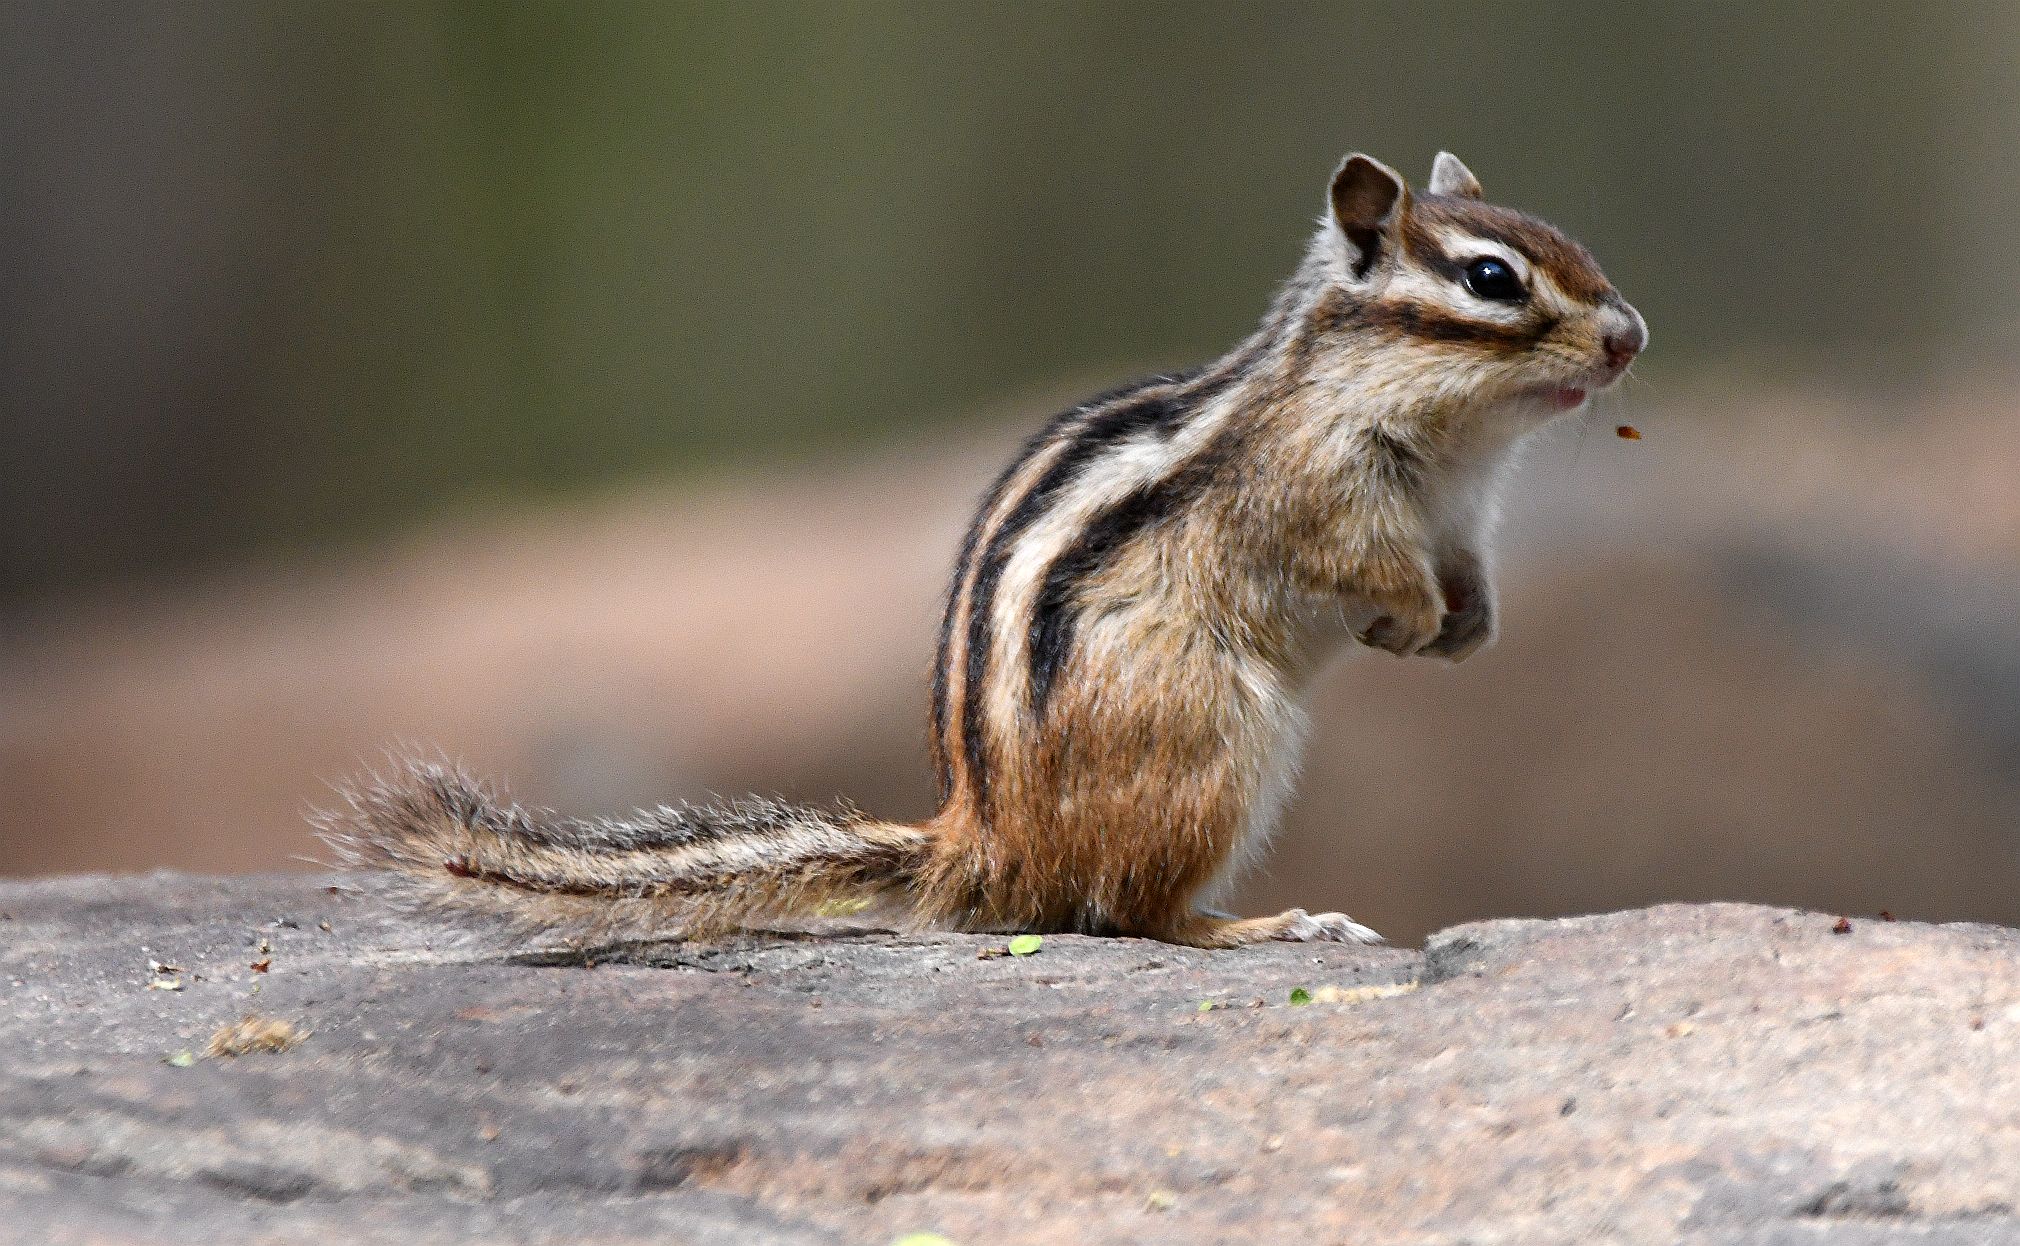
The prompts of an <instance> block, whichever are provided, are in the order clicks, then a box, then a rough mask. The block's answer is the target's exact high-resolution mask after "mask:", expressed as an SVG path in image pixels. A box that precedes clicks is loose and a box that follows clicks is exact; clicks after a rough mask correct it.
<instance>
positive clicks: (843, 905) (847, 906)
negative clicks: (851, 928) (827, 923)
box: [814, 896, 870, 917]
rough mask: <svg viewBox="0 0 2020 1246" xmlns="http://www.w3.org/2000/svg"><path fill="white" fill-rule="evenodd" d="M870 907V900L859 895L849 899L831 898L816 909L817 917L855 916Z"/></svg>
mask: <svg viewBox="0 0 2020 1246" xmlns="http://www.w3.org/2000/svg"><path fill="white" fill-rule="evenodd" d="M868 907H870V902H869V900H867V899H865V898H864V897H861V896H857V897H853V898H847V899H839V900H829V901H826V902H825V903H823V904H822V905H821V906H820V907H819V908H817V909H815V910H814V915H815V916H816V917H854V916H855V915H856V914H858V913H860V912H862V911H863V910H864V909H866V908H868Z"/></svg>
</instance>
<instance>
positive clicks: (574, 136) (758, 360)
mask: <svg viewBox="0 0 2020 1246" xmlns="http://www.w3.org/2000/svg"><path fill="white" fill-rule="evenodd" d="M2016 64H2020V7H2015V6H2012V5H2008V4H2005V3H2001V2H1997V0H1987V2H1985V3H1976V4H1972V3H1959V4H1949V5H1935V6H1926V7H1913V8H1911V7H1905V6H1895V5H1884V4H1877V3H1875V4H1838V3H1824V2H1822V0H1816V2H1813V3H1792V4H1782V5H1765V6H1762V5H1740V4H1732V5H1718V4H1689V5H1683V4H1678V5H1673V6H1636V7H1634V8H1632V9H1621V8H1620V7H1618V6H1615V5H1611V4H1605V3H1582V4H1561V5H1547V4H1546V5H1535V4H1524V5H1520V6H1516V5H1450V6H1435V7H1433V6H1417V5H1403V4H1397V5H1343V4H1325V5H1252V6H1240V7H1239V9H1238V10H1236V9H1230V8H1227V7H1225V6H1208V5H1205V4H1199V5H1187V4H1136V5H1131V4H1100V5H1093V4H1088V5H1082V6H1066V5H1053V4H1035V5H1034V4H1000V5H997V4H985V5H972V4H971V5H963V6H951V5H928V4H919V5H901V4H876V5H843V4H805V5H789V4H770V5H738V6H730V5H703V4H693V5H689V4H636V5H620V4H603V5H595V6H575V5H566V4H559V3H556V4H547V5H538V4H535V5H511V6H504V5H501V6H495V7H481V6H463V5H458V6H451V5H442V6H434V5H424V4H410V5H403V6H363V5H352V6H322V7H315V8H311V7H305V6H292V5H280V4H271V3H252V4H245V3H232V4H215V5H210V4H198V3H184V4H177V5H170V6H162V5H151V4H141V3H137V2H134V3H111V4H98V5H69V4H54V3H52V4H45V5H34V4H18V5H10V6H7V7H6V8H4V9H0V261H4V274H5V275H4V278H0V873H8V874H32V873H41V872H47V871H56V870H134V869H145V868H149V867H154V866H162V865H167V866H176V867H182V868H190V869H202V870H257V869H270V868H277V867H290V866H293V865H295V864H297V862H298V859H299V858H300V857H301V856H304V855H309V854H312V853H313V852H314V851H315V849H314V845H313V844H312V841H311V840H310V838H309V837H308V835H307V834H306V832H305V830H304V828H303V825H302V822H301V819H300V813H301V811H302V809H303V808H304V807H306V806H307V805H309V804H312V803H314V802H315V801H317V800H318V799H320V798H322V797H323V796H324V794H325V793H326V790H327V789H326V788H325V787H324V786H323V781H325V780H329V779H334V778H337V777H340V776H342V775H343V774H345V773H347V772H349V771H351V770H353V769H355V768H356V767H357V766H358V765H359V764H360V763H361V762H370V761H371V760H373V759H375V758H376V757H378V756H379V755H380V751H381V749H382V748H383V747H384V746H386V745H388V744H390V743H393V742H395V741H399V740H408V741H415V742H419V743H423V744H426V745H428V746H432V747H438V748H440V749H441V750H443V751H445V752H447V753H450V754H452V755H454V756H456V757H459V758H461V759H463V760H465V761H467V762H468V763H470V764H471V765H472V766H474V767H475V768H478V769H480V770H483V771H486V772H489V773H495V774H498V775H501V776H505V777H507V778H509V779H510V780H511V781H512V786H513V787H514V789H515V790H516V791H517V793H518V794H520V795H521V796H523V797H526V798H528V799H532V800H535V801H537V802H540V803H545V804H552V805H557V806H561V807H564V808H567V809H570V810H572V811H581V812H593V811H599V810H611V809H617V808H622V807H626V806H629V805H633V804H636V803H641V802H654V801H658V800H660V799H667V798H674V797H689V796H698V795H701V794H704V793H706V792H709V791H722V792H735V791H741V790H746V789H755V790H762V791H768V792H780V793H783V794H786V795H788V796H794V797H806V798H826V797H829V796H832V795H835V794H837V793H846V794H848V795H850V796H852V797H854V798H856V799H857V800H858V801H860V802H861V803H863V804H865V805H867V806H869V807H871V808H873V809H876V810H878V811H879V812H886V813H890V814H893V815H907V814H910V815H917V814H923V813H925V812H927V811H928V809H929V806H930V789H929V783H928V776H927V772H926V767H925V760H924V753H925V747H924V740H923V723H924V716H925V682H926V673H927V661H928V657H929V652H930V647H931V646H930V634H931V630H932V625H933V621H934V615H935V611H936V610H937V597H938V594H939V592H940V587H941V576H942V575H943V574H944V571H945V569H946V566H947V565H948V563H949V562H950V561H951V558H952V554H953V549H954V544H955V541H956V538H957V536H958V533H959V530H960V527H961V525H962V523H963V522H964V520H965V518H966V511H967V509H968V507H969V506H970V505H971V504H972V502H973V500H974V498H975V496H976V495H977V494H978V492H979V491H980V489H981V487H982V485H983V483H984V482H985V481H986V480H987V478H988V476H989V475H990V474H991V472H992V471H993V470H994V468H995V466H996V465H997V464H998V463H999V462H1000V460H1001V459H1002V458H1003V457H1004V456H1005V455H1007V454H1008V453H1009V451H1010V448H1011V447H1012V446H1013V445H1014V444H1015V442H1016V441H1017V440H1019V439H1020V438H1021V437H1022V436H1023V435H1024V434H1025V433H1026V432H1028V431H1029V430H1030V429H1031V428H1032V427H1034V426H1035V425H1036V424H1038V423H1039V422H1040V421H1041V420H1043V419H1044V418H1045V417H1046V416H1047V415H1048V414H1050V412H1051V411H1052V410H1053V409H1056V408H1057V407H1059V406H1061V405H1064V404H1065V403H1068V402H1070V401H1072V400H1073V399H1075V398H1076V397H1078V396H1080V395H1082V394H1084V393H1086V392H1089V391H1091V390H1094V389H1096V388H1101V387H1105V386H1107V385H1109V384H1111V383H1113V382H1115V381H1118V380H1120V379H1123V378H1125V377H1127V376H1129V375H1131V374H1134V373H1138V372H1142V371H1147V370H1152V369H1157V368H1164V367H1170V366H1177V365H1183V364H1186V363H1189V362H1196V361H1199V360H1203V359H1205V358H1207V357H1209V356H1211V355H1213V354H1216V353H1218V352H1219V351H1221V350H1222V349H1224V348H1225V347H1226V346H1227V345H1229V344H1231V343H1232V342H1233V341H1234V340H1235V339H1236V338H1237V337H1239V336H1240V335H1241V334H1242V333H1243V332H1244V331H1245V329H1246V328H1247V326H1248V325H1249V324H1250V323H1251V322H1252V321H1253V320H1254V319H1255V318H1256V317H1257V316H1258V315H1259V314H1260V312H1261V310H1262V308H1263V306H1264V303H1265V301H1266V299H1267V297H1268V295H1269V293H1270V290H1271V288H1272V285H1273V283H1275V282H1276V281H1277V280H1279V279H1280V278H1281V277H1282V276H1284V275H1285V274H1286V273H1287V272H1288V270H1289V268H1290V266H1291V264H1292V263H1293V262H1294V260H1295V257H1296V255H1297V253H1298V250H1299V248H1300V247H1301V246H1302V244H1303V241H1304V237H1305V233H1306V229H1307V227H1308V223H1309V221H1310V220H1311V218H1312V217H1313V216H1314V215H1315V214H1316V212H1317V210H1318V208H1319V205H1320V199H1321V189H1322V187H1323V184H1324V179H1325V177H1326V175H1327V173H1328V172H1329V171H1330V169H1331V167H1332V165H1333V163H1334V162H1335V161H1336V160H1337V159H1338V157H1339V156H1340V154H1341V153H1342V152H1344V151H1345V150H1348V149H1350V148H1364V149H1366V150H1369V151H1372V152H1374V153H1376V154H1377V155H1380V156H1381V157H1383V158H1384V159H1387V160H1389V161H1391V162H1392V163H1395V164H1397V165H1399V166H1400V167H1402V168H1404V169H1405V171H1406V172H1408V173H1411V174H1413V175H1416V176H1422V175H1423V174H1424V172H1425V171H1426V170H1427V169H1428V166H1429V162H1430V157H1431V155H1432V153H1433V152H1435V151H1436V150H1437V149H1438V148H1439V147H1441V146H1443V147H1450V148H1452V149H1453V150H1455V151H1457V152H1459V153H1460V154H1461V155H1462V156H1464V157H1465V158H1466V159H1467V160H1468V162H1469V163H1471V164H1472V165H1473V167H1474V168H1475V169H1476V170H1477V171H1478V172H1479V173H1480V174H1481V176H1482V177H1483V179H1484V180H1485V181H1486V183H1487V186H1488V190H1489V192H1490V194H1491V195H1492V196H1493V197H1495V198H1497V199H1500V200H1503V201H1506V202H1510V203H1514V204H1517V205H1519V206H1523V207H1527V208H1530V209H1532V210H1535V211H1537V212H1539V213H1541V214H1543V215H1545V216H1546V217H1548V218H1550V219H1552V220H1554V221H1556V222H1557V223H1559V224H1560V225H1562V226H1564V227H1565V228H1567V229H1568V230H1570V231H1571V232H1572V233H1574V234H1576V235H1578V236H1579V237H1581V238H1583V239H1584V240H1585V241H1586V242H1588V243H1589V244H1590V245H1591V246H1592V247H1593V249H1594V250H1595V251H1596V252H1597V253H1598V255H1599V256H1600V258H1601V259H1602V260H1603V261H1604V262H1605V264H1606V266H1607V268H1608V270H1609V272H1610V273H1611V275H1612V276H1613V277H1614V279H1615V281H1616V283H1617V284H1618V285H1619V286H1620V287H1621V288H1622V290H1623V291H1625V292H1626V293H1627V295H1628V296H1629V297H1630V298H1631V299H1633V300H1634V301H1635V302H1636V303H1637V304H1638V305H1639V306H1640V307H1641V309H1642V310H1643V311H1644V312H1645V313H1646V314H1647V316H1648V319H1649V321H1650V323H1651V326H1652V328H1653V336H1654V345H1653V349H1652V351H1651V353H1650V355H1649V356H1648V358H1647V359H1646V360H1645V361H1644V363H1643V364H1642V365H1641V366H1640V368H1639V369H1638V375H1639V378H1640V379H1639V380H1638V381H1637V382H1636V383H1634V384H1632V385H1631V386H1630V387H1629V388H1628V390H1627V391H1626V392H1625V393H1624V394H1622V395H1620V396H1617V397H1614V398H1611V399H1609V400H1608V402H1607V404H1606V405H1605V406H1604V407H1603V408H1602V409H1601V410H1599V411H1597V412H1595V413H1593V414H1592V415H1591V416H1590V417H1588V418H1587V419H1586V420H1585V421H1584V422H1583V423H1582V424H1576V425H1571V426H1567V427H1564V428H1560V429H1558V430H1556V431H1555V432H1554V433H1553V435H1551V436H1550V437H1549V438H1548V440H1547V442H1546V443H1545V444H1543V445H1541V446H1539V447H1538V448H1537V449H1536V452H1535V453H1533V454H1532V455H1531V456H1530V458H1529V461H1528V463H1527V464H1526V466H1525V468H1524V471H1523V474H1522V477H1521V480H1520V483H1519V485H1518V488H1517V490H1516V491H1515V493H1514V494H1513V495H1512V500H1511V505H1510V507H1509V513H1510V521H1509V525H1508V532H1507V539H1506V541H1505V548H1504V558H1503V562H1504V575H1505V587H1504V594H1505V601H1504V608H1505V632H1504V639H1503V641H1502V643H1501V645H1500V646H1499V647H1498V648H1497V649H1495V650H1493V651H1491V652H1490V653H1488V654H1486V655H1484V656H1482V657H1480V658H1477V659H1475V660H1474V661H1472V662H1469V663H1468V664H1466V665H1465V666H1464V667H1461V668H1457V669H1452V668H1446V667H1443V666H1437V665H1433V664H1430V663H1407V664H1406V663H1398V662H1395V661H1393V660H1391V659H1387V658H1385V657H1380V656H1371V657H1363V658H1359V659H1357V660H1355V661H1352V662H1348V663H1346V664H1343V665H1342V666H1341V667H1340V668H1339V669H1338V670H1336V671H1335V672H1333V673H1332V674H1331V675H1330V676H1329V677H1328V678H1327V679H1326V680H1325V681H1324V682H1323V684H1322V686H1321V688H1320V691H1319V694H1318V698H1317V705H1316V707H1315V709H1316V728H1315V731H1314V735H1313V748H1312V750H1311V753H1310V756H1309V758H1308V761H1307V765H1306V780H1305V782H1304V784H1303V786H1302V789H1301V792H1300V796H1299V800H1298V804H1297V807H1296V809H1295V811H1294V813H1293V815H1292V817H1291V819H1290V824H1289V826H1288V828H1287V830H1286V832H1285V834H1284V836H1283V837H1282V840H1281V841H1280V845H1279V851H1278V853H1277V854H1276V856H1275V857H1274V859H1273V861H1272V863H1271V865H1270V867H1269V869H1268V872H1267V873H1266V874H1264V875H1262V876H1260V877H1257V878H1255V879H1252V880H1251V881H1250V882H1249V883H1248V884H1247V885H1246V886H1245V888H1244V894H1243V895H1241V896H1239V897H1237V903H1238V904H1240V905H1242V906H1244V907H1249V908H1256V909H1261V908H1264V907H1269V906H1274V905H1281V904H1284V903H1293V902H1294V903H1301V904H1305V905H1308V906H1311V907H1315V908H1316V907H1321V906H1324V907H1341V908H1345V909H1346V910H1347V911H1349V912H1351V913H1353V914H1354V915H1355V916H1356V917H1358V918H1360V919H1361V920H1363V921H1366V922H1368V923H1370V924H1372V925H1374V926H1376V927H1377V928H1379V929H1382V930H1384V931H1385V932H1387V933H1388V934H1390V935H1391V936H1392V937H1396V938H1415V937H1417V936H1419V935H1421V934H1422V933H1423V932H1425V931H1426V930H1428V929H1431V928H1434V927H1436V926H1439V925H1443V924H1447V923H1450V922H1452V921H1456V920H1460V919H1463V918H1467V917H1472V916H1478V915H1483V914H1533V915H1544V914H1552V913H1559V912H1566V911H1577V910H1586V909H1594V908H1604V907H1614V906H1621V905H1628V904H1635V903H1641V902H1646V901H1650V900H1655V899H1663V898H1714V897H1716V898H1737V899H1758V900H1771V901H1778V902H1784V903H1795V904H1804V905H1810V906H1814V907H1819V908H1824V909H1835V910H1841V911H1850V912H1862V911H1873V910H1877V909H1880V908H1887V909H1891V910H1892V911H1894V912H1896V913H1899V914H1901V915H1904V916H1915V917H1928V918H1953V917H1974V918H1986V919H1994V920H2001V921H2008V922H2015V921H2020V816H2016V815H2020V576H2016V575H2015V569H2016V567H2020V419H2016V415H2020V412H2016V409H2015V408H2016V399H2015V392H2016V391H2015V381H2016V379H2020V367H2016V363H2015V347H2016V346H2020V246H2016V244H2015V239H2014V237H2013V234H2014V225H2013V222H2014V220H2015V219H2020V162H2016V161H2015V160H2014V159H2013V157H2012V153H2013V152H2014V151H2015V150H2020V69H2016ZM1622 421H1631V422H1633V423H1635V424H1637V425H1640V426H1641V427H1642V428H1643V430H1644V431H1645V433H1646V434H1647V435H1646V439H1645V440H1643V441H1640V442H1638V443H1628V442H1622V441H1618V440H1616V439H1615V438H1614V437H1613V436H1612V433H1611V428H1612V425H1613V424H1615V423H1617V422H1622Z"/></svg>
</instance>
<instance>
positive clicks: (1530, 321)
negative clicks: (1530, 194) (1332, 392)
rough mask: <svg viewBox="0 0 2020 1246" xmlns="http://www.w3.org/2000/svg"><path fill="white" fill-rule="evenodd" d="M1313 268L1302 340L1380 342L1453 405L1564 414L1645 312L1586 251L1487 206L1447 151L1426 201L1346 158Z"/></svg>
mask: <svg viewBox="0 0 2020 1246" xmlns="http://www.w3.org/2000/svg"><path fill="white" fill-rule="evenodd" d="M1313 259H1314V261H1315V262H1316V266H1317V269H1318V272H1319V274H1320V276H1319V282H1320V285H1321V287H1322V288H1321V289H1320V290H1319V291H1318V292H1317V294H1318V296H1317V298H1316V300H1315V302H1314V303H1312V304H1311V310H1310V313H1309V320H1308V323H1307V325H1306V332H1307V334H1308V335H1309V337H1308V340H1309V341H1310V342H1311V344H1312V345H1313V346H1314V347H1317V348H1318V349H1319V350H1324V349H1325V346H1326V339H1327V338H1328V337H1333V338H1334V341H1335V342H1337V343H1338V344H1339V345H1340V346H1342V347H1349V343H1348V342H1347V341H1346V340H1345V339H1343V338H1340V337H1337V336H1335V335H1345V334H1355V335H1364V334H1376V335H1379V336H1380V337H1381V339H1382V341H1383V344H1384V345H1387V346H1393V347H1396V348H1399V351H1400V355H1401V358H1402V359H1403V360H1406V361H1407V367H1408V368H1410V369H1412V370H1415V369H1417V368H1419V367H1421V369H1423V371H1422V372H1420V373H1418V374H1419V375H1425V376H1436V377H1437V379H1438V387H1439V389H1440V390H1441V391H1443V392H1444V393H1445V394H1447V395H1448V396H1449V397H1450V398H1452V399H1454V400H1459V401H1465V402H1486V403H1512V404H1518V405H1522V406H1527V407H1532V408H1536V409H1540V410H1541V411H1543V412H1546V413H1547V412H1552V411H1568V410H1570V409H1572V408H1573V407H1576V406H1578V405H1579V404H1581V403H1583V402H1584V401H1585V398H1586V396H1587V395H1588V394H1590V393H1591V392H1593V391H1594V390H1599V389H1604V388H1606V387H1607V386H1609V385H1612V384H1613V383H1614V382H1615V381H1617V380H1619V379H1620V377H1621V376H1622V375H1623V374H1624V373H1625V372H1626V371H1627V367H1628V365H1629V364H1631V363H1633V362H1634V358H1635V356H1637V355H1639V354H1640V353H1641V351H1642V348H1643V347H1645V346H1646V345H1647V344H1648V328H1647V325H1646V324H1645V323H1644V322H1643V321H1642V318H1641V313H1639V312H1637V311H1635V310H1634V308H1633V307H1631V306H1629V305H1628V302H1627V300H1626V299H1623V298H1621V297H1620V294H1619V293H1618V292H1617V291H1616V290H1614V288H1613V286H1612V284H1611V283H1610V282H1608V281H1607V280H1606V276H1605V274H1604V273H1602V272H1600V271H1599V265H1598V264H1597V263H1596V262H1595V261H1594V260H1593V258H1592V256H1591V254H1590V253H1589V252H1587V251H1586V250H1585V248H1584V247H1582V246H1579V245H1578V244H1577V243H1576V242H1573V241H1572V240H1571V239H1569V238H1567V237H1565V236H1564V235H1563V234H1561V233H1559V232H1558V231H1557V230H1556V229H1554V228H1552V227H1551V226H1549V225H1547V224H1545V223H1544V222H1542V221H1539V220H1537V219H1536V218H1535V217H1533V216H1529V215H1527V214H1525V213H1522V212H1517V211H1515V210H1514V209H1512V208H1503V207H1497V206H1495V205H1493V204H1490V203H1487V202H1486V201H1485V199H1484V198H1483V196H1482V193H1481V190H1480V182H1479V179H1477V178H1475V177H1474V176H1473V174H1472V171H1471V170H1469V169H1467V167H1466V166H1465V165H1464V164H1461V163H1460V162H1459V158H1458V157H1456V156H1454V155H1452V154H1451V153H1450V152H1440V153H1438V158H1437V161H1436V162H1435V163H1434V164H1433V165H1432V167H1431V181H1430V184H1429V186H1428V187H1427V188H1426V191H1425V193H1423V194H1412V193H1411V191H1410V188H1409V187H1408V186H1407V185H1405V184H1404V182H1403V179H1402V178H1401V177H1399V176H1397V175H1396V172H1395V170H1393V169H1391V168H1389V167H1388V166H1387V165H1385V164H1382V163H1381V162H1380V161H1378V160H1373V159H1370V158H1369V157H1367V156H1363V155H1353V156H1349V157H1347V158H1346V160H1345V161H1344V162H1342V163H1341V165H1340V167H1339V170H1338V171H1337V172H1336V173H1334V174H1333V181H1332V191H1331V195H1330V198H1329V202H1328V211H1327V214H1326V217H1325V219H1324V222H1323V224H1322V227H1321V230H1320V234H1319V237H1318V240H1317V242H1316V244H1315V246H1314V251H1313ZM1361 341H1362V342H1363V343H1364V342H1365V339H1364V338H1363V339H1361Z"/></svg>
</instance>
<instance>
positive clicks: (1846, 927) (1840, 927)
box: [1831, 917, 1852, 934]
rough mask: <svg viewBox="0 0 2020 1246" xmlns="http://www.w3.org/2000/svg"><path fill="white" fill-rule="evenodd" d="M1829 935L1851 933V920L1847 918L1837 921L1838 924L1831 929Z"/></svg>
mask: <svg viewBox="0 0 2020 1246" xmlns="http://www.w3.org/2000/svg"><path fill="white" fill-rule="evenodd" d="M1831 933H1832V934H1850V933H1852V919H1851V918H1849V917H1840V918H1839V919H1838V924H1837V925H1835V926H1832V927H1831Z"/></svg>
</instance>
